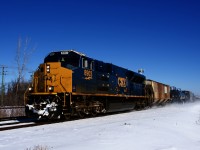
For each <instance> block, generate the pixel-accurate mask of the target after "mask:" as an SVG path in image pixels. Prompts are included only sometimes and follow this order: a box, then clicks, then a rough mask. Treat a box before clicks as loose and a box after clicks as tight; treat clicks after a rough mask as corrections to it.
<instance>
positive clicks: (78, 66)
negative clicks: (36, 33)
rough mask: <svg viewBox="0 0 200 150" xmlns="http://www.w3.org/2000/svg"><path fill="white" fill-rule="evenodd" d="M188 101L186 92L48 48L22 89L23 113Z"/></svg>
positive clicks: (92, 111)
mask: <svg viewBox="0 0 200 150" xmlns="http://www.w3.org/2000/svg"><path fill="white" fill-rule="evenodd" d="M192 100H193V94H192V93H191V92H190V91H181V90H179V89H176V88H171V87H170V86H169V85H166V84H163V83H159V82H156V81H153V80H149V79H146V77H145V76H144V75H142V74H140V73H137V72H134V71H131V70H127V69H124V68H122V67H119V66H116V65H113V64H111V63H105V62H102V61H99V60H95V59H92V58H89V57H87V56H86V55H84V54H82V53H79V52H76V51H74V50H67V51H57V52H51V53H50V54H49V55H48V56H47V57H46V58H45V59H44V63H42V64H40V65H39V68H38V70H37V71H36V72H35V73H34V76H33V81H32V84H31V86H30V87H29V88H28V90H27V91H26V93H25V106H26V109H25V110H26V115H27V116H32V117H33V116H34V117H38V118H48V119H59V118H65V119H69V118H70V117H71V116H79V117H80V118H83V117H85V116H86V115H92V116H95V115H97V114H99V113H107V112H116V111H125V110H132V109H142V108H145V107H151V106H152V105H163V104H166V103H168V102H172V101H173V102H175V101H176V102H182V101H192Z"/></svg>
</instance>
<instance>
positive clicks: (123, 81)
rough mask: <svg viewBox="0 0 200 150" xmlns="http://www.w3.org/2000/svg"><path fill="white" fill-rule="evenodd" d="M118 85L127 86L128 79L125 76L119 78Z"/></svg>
mask: <svg viewBox="0 0 200 150" xmlns="http://www.w3.org/2000/svg"><path fill="white" fill-rule="evenodd" d="M118 85H119V87H126V79H125V78H121V77H119V78H118Z"/></svg>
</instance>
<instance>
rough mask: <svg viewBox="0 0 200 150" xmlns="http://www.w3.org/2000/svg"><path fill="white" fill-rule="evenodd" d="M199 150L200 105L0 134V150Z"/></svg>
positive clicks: (167, 107)
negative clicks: (38, 147)
mask: <svg viewBox="0 0 200 150" xmlns="http://www.w3.org/2000/svg"><path fill="white" fill-rule="evenodd" d="M36 145H42V146H44V147H48V148H49V149H55V150H67V149H69V150H90V149H91V150H102V149H103V150H123V149H126V150H200V102H195V103H188V104H183V105H180V104H173V105H168V106H165V107H160V108H152V109H148V110H143V111H133V112H126V113H121V114H115V115H108V116H103V117H96V118H88V119H82V120H74V121H68V122H62V123H55V124H50V125H42V126H36V127H29V128H24V129H16V130H10V131H1V132H0V149H3V150H13V149H21V150H23V149H26V148H33V147H34V146H36Z"/></svg>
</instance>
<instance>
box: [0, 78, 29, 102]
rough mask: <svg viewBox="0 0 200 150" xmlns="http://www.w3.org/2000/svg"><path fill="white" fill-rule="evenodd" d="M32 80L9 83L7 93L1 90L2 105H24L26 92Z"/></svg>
mask: <svg viewBox="0 0 200 150" xmlns="http://www.w3.org/2000/svg"><path fill="white" fill-rule="evenodd" d="M29 84H30V82H28V81H22V82H20V83H18V82H17V81H12V82H10V83H8V85H7V88H6V89H7V90H6V91H5V93H2V92H1V97H0V99H1V106H23V105H24V93H25V92H26V90H27V88H28V85H29Z"/></svg>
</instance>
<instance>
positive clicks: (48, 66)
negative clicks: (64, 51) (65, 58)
mask: <svg viewBox="0 0 200 150" xmlns="http://www.w3.org/2000/svg"><path fill="white" fill-rule="evenodd" d="M46 69H47V73H50V65H47V66H46Z"/></svg>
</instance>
